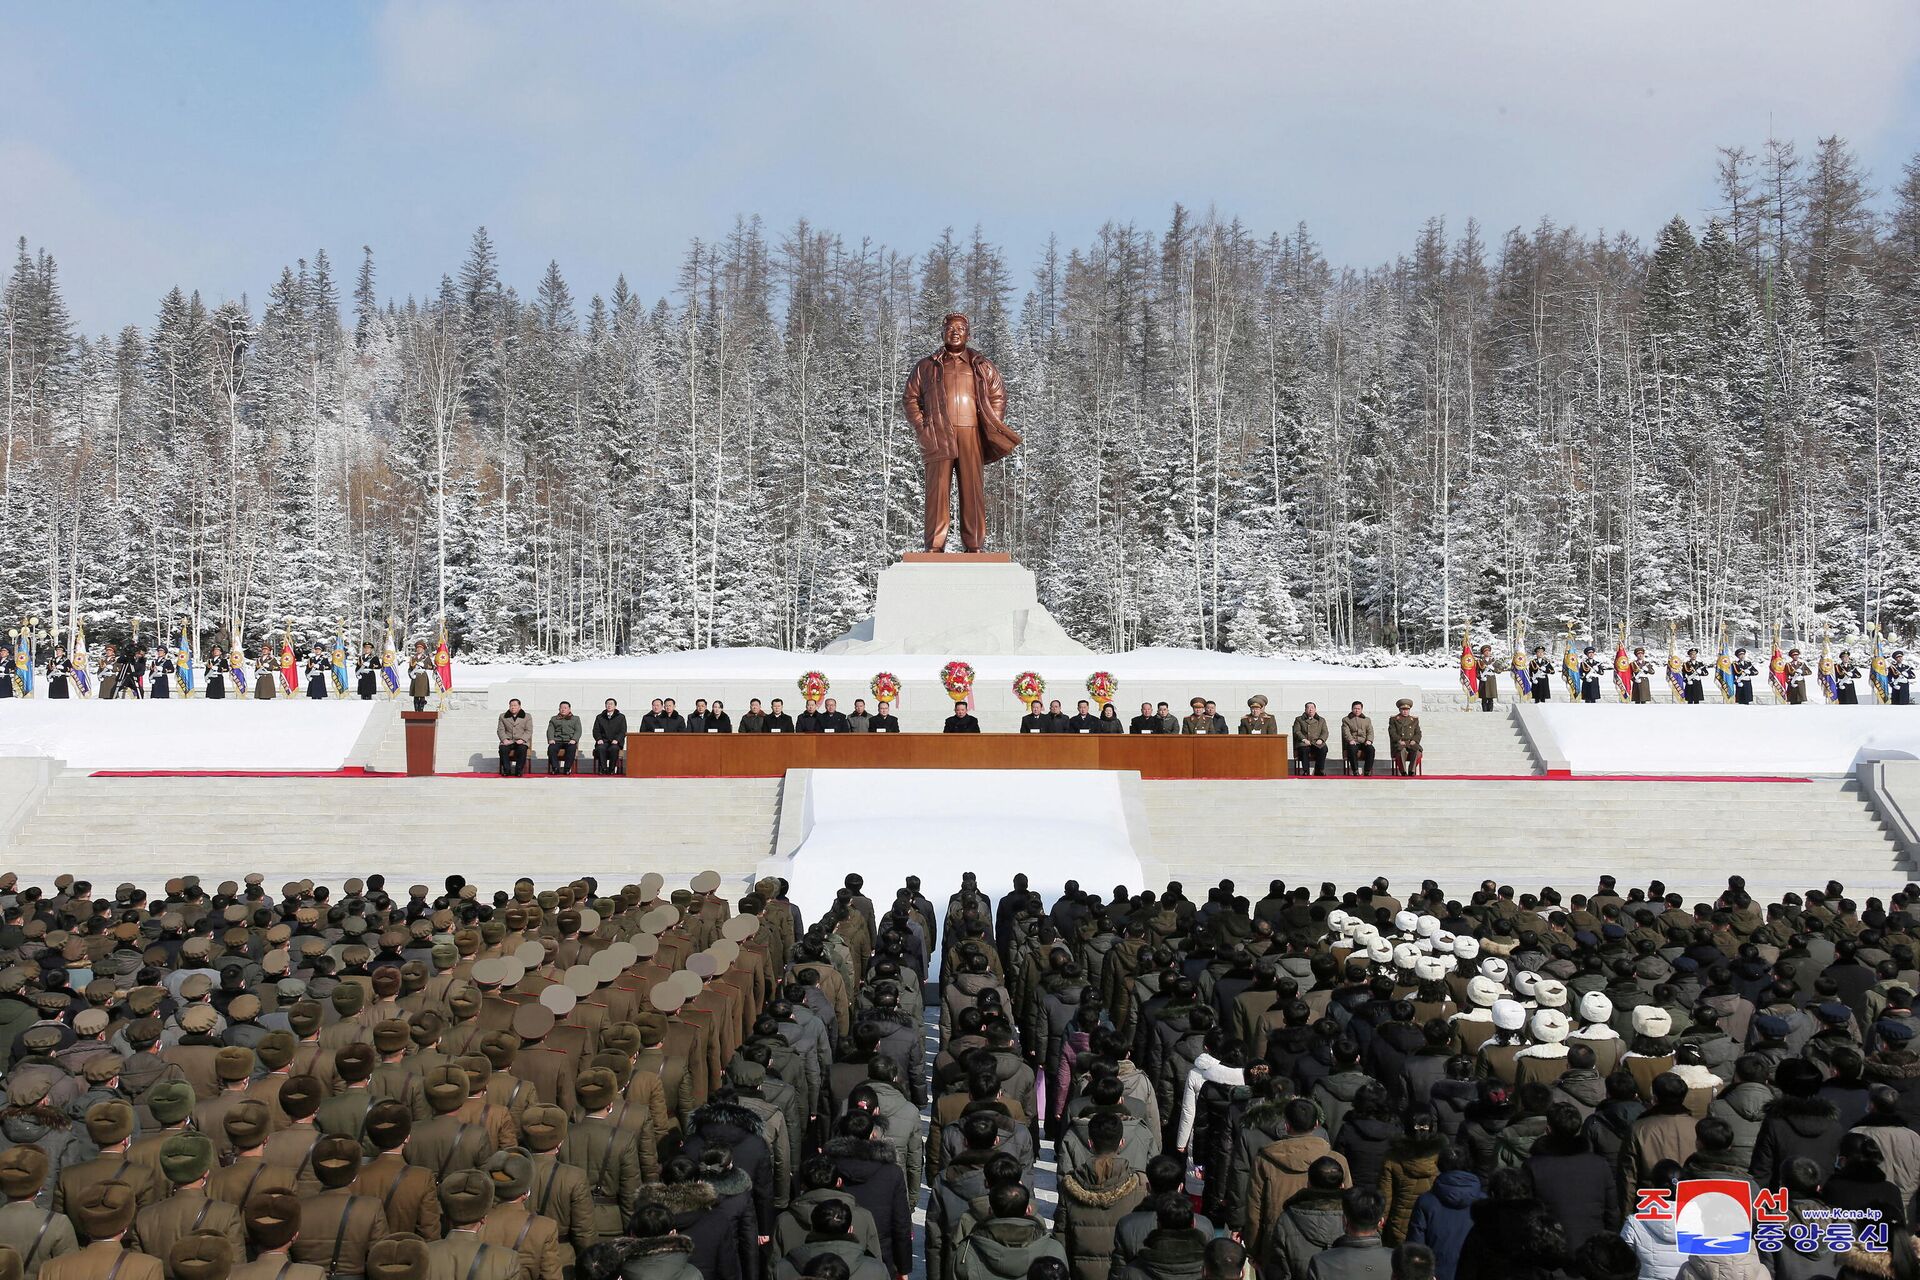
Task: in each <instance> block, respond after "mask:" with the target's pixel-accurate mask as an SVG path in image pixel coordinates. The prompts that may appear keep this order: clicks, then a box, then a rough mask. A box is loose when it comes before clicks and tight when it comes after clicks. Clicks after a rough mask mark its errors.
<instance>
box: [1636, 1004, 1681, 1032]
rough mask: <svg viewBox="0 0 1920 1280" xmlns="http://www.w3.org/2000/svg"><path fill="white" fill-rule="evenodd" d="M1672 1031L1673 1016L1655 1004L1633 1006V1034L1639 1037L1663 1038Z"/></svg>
mask: <svg viewBox="0 0 1920 1280" xmlns="http://www.w3.org/2000/svg"><path fill="white" fill-rule="evenodd" d="M1672 1030H1673V1015H1672V1014H1670V1013H1668V1012H1667V1011H1666V1010H1665V1009H1662V1008H1661V1007H1660V1006H1659V1005H1657V1004H1643V1005H1636V1006H1634V1010H1633V1032H1634V1034H1635V1035H1641V1036H1664V1035H1666V1034H1668V1033H1669V1032H1671V1031H1672Z"/></svg>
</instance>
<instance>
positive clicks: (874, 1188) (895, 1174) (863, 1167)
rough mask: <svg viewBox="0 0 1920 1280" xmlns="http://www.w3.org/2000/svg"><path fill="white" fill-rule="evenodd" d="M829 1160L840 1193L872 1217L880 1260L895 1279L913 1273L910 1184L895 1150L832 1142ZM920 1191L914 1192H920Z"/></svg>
mask: <svg viewBox="0 0 1920 1280" xmlns="http://www.w3.org/2000/svg"><path fill="white" fill-rule="evenodd" d="M826 1156H827V1158H828V1159H829V1160H831V1161H833V1167H834V1170H835V1171H836V1172H837V1173H839V1175H840V1178H841V1181H842V1183H843V1184H844V1185H843V1186H842V1187H841V1190H843V1191H845V1192H846V1193H847V1194H848V1195H850V1196H852V1197H853V1198H854V1201H855V1202H856V1203H857V1204H859V1206H860V1207H861V1208H863V1209H865V1210H866V1211H867V1212H868V1213H870V1214H872V1215H873V1225H874V1227H875V1228H876V1229H877V1230H878V1231H879V1232H880V1250H881V1252H882V1253H883V1254H884V1255H885V1256H884V1257H883V1258H881V1259H880V1260H881V1261H882V1262H884V1263H886V1264H887V1270H888V1271H889V1272H891V1273H892V1274H894V1275H896V1276H900V1275H906V1274H908V1273H909V1272H911V1271H912V1270H913V1208H912V1206H911V1205H910V1204H909V1203H908V1201H907V1180H906V1176H905V1175H904V1174H902V1173H901V1171H900V1166H899V1165H898V1164H896V1163H895V1162H894V1158H893V1147H892V1146H891V1145H890V1144H888V1143H886V1142H881V1141H878V1140H868V1141H865V1142H862V1141H861V1140H859V1139H857V1138H845V1137H841V1138H833V1139H830V1140H829V1141H828V1142H827V1145H826ZM918 1190H919V1188H917V1187H916V1188H915V1191H916V1192H917V1191H918Z"/></svg>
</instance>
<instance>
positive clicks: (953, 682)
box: [940, 661, 973, 702]
mask: <svg viewBox="0 0 1920 1280" xmlns="http://www.w3.org/2000/svg"><path fill="white" fill-rule="evenodd" d="M940 687H941V688H943V689H945V690H946V691H947V696H948V697H949V698H952V699H953V700H954V701H955V702H965V701H966V700H967V695H968V694H970V693H972V692H973V667H972V666H971V665H970V664H968V663H965V662H957V661H956V662H949V663H948V664H947V665H946V666H944V667H942V668H940Z"/></svg>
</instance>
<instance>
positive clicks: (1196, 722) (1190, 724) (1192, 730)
mask: <svg viewBox="0 0 1920 1280" xmlns="http://www.w3.org/2000/svg"><path fill="white" fill-rule="evenodd" d="M1180 732H1181V733H1186V734H1195V735H1200V736H1204V735H1206V734H1209V733H1212V732H1213V717H1212V716H1210V715H1208V714H1207V700H1206V699H1205V698H1194V699H1192V700H1191V701H1189V702H1188V703H1187V715H1186V718H1185V719H1183V720H1181V721H1180Z"/></svg>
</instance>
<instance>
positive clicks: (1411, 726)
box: [1387, 698, 1420, 774]
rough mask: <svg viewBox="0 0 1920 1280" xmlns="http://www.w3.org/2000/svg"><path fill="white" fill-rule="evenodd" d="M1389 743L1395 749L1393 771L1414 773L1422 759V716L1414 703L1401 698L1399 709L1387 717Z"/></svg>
mask: <svg viewBox="0 0 1920 1280" xmlns="http://www.w3.org/2000/svg"><path fill="white" fill-rule="evenodd" d="M1387 744H1388V745H1389V746H1390V747H1391V748H1392V749H1393V771H1394V772H1395V773H1402V774H1405V773H1412V772H1413V767H1414V765H1415V763H1417V762H1418V761H1419V759H1420V717H1419V716H1416V715H1414V714H1413V703H1411V702H1409V701H1407V700H1406V699H1405V698H1402V699H1401V700H1400V704H1399V710H1397V711H1396V712H1395V713H1394V714H1393V715H1390V716H1388V717H1387Z"/></svg>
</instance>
